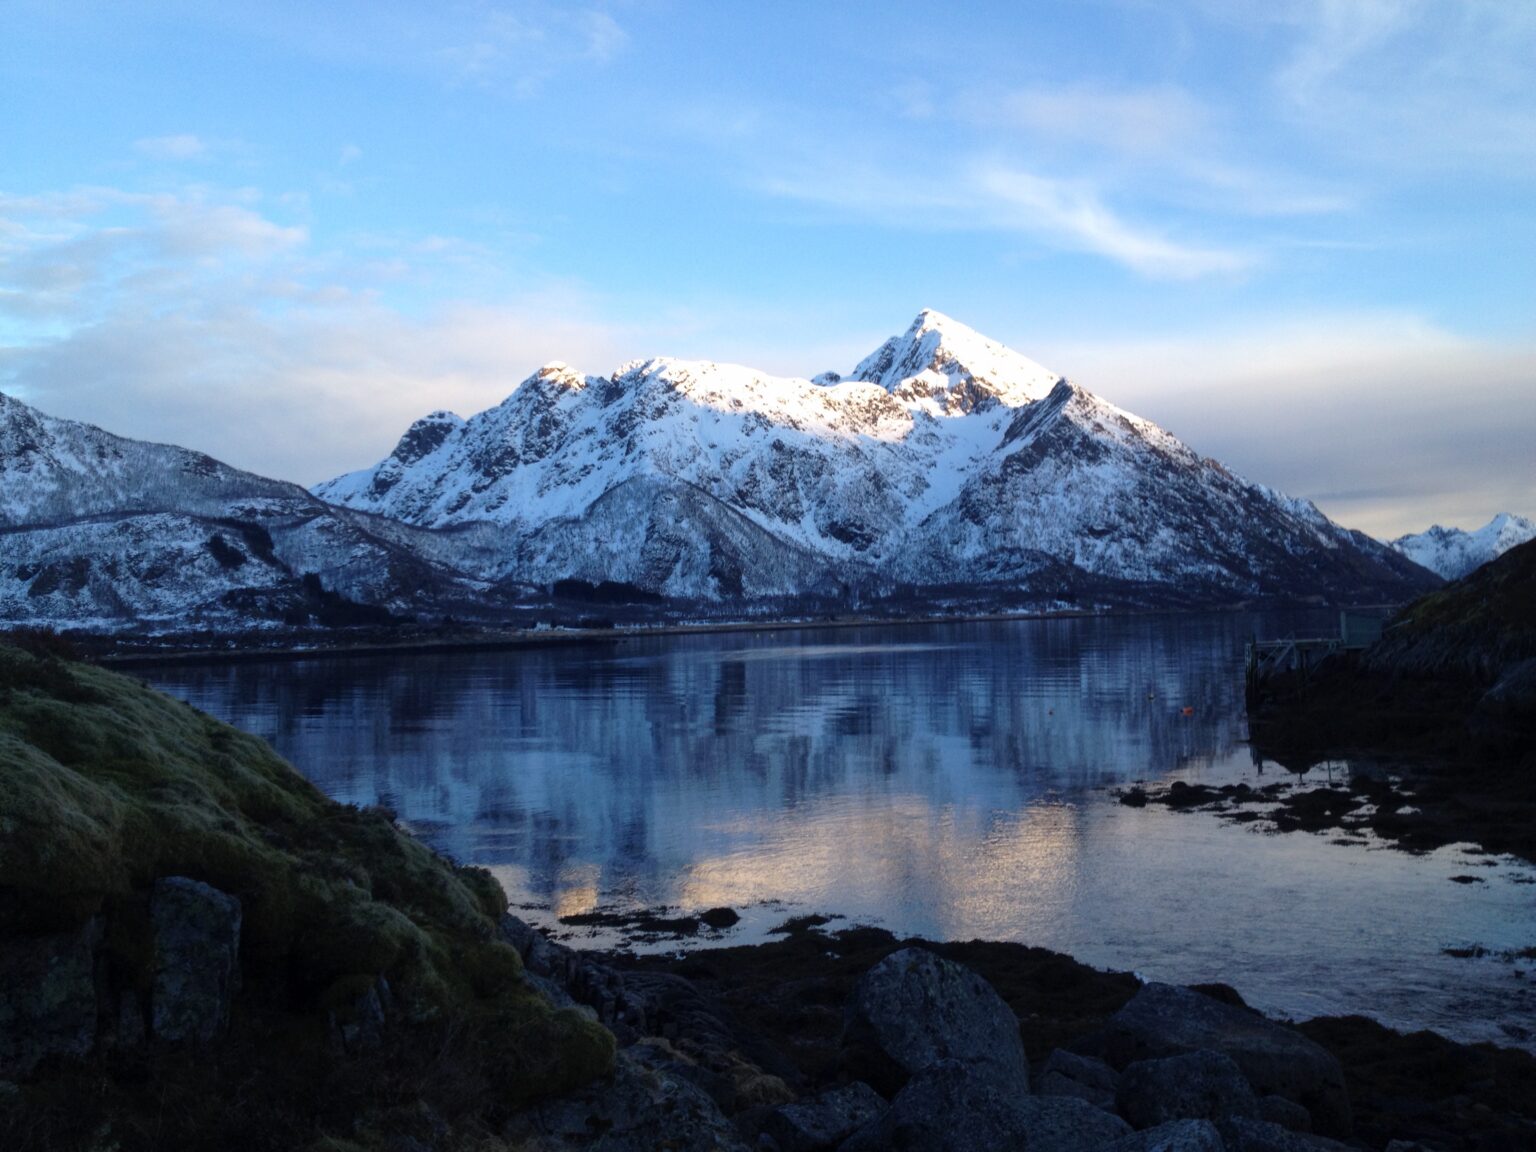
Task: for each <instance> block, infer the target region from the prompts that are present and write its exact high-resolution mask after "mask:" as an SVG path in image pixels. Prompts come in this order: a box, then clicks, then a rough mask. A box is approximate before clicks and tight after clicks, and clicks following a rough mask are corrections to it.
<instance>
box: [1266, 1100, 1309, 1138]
mask: <svg viewBox="0 0 1536 1152" xmlns="http://www.w3.org/2000/svg"><path fill="white" fill-rule="evenodd" d="M1259 1119H1260V1120H1268V1121H1269V1122H1270V1123H1271V1124H1278V1125H1280V1127H1282V1128H1289V1129H1290V1130H1291V1131H1292V1132H1310V1131H1312V1113H1310V1112H1308V1111H1307V1110H1306V1109H1305V1108H1303V1107H1302V1106H1301V1105H1300V1104H1298V1103H1296V1101H1294V1100H1287V1099H1286V1098H1285V1097H1284V1096H1266V1097H1264V1098H1263V1099H1262V1100H1260V1101H1259Z"/></svg>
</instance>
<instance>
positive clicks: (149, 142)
mask: <svg viewBox="0 0 1536 1152" xmlns="http://www.w3.org/2000/svg"><path fill="white" fill-rule="evenodd" d="M133 147H134V150H135V151H137V152H140V153H142V154H143V155H145V156H149V157H152V158H153V159H156V160H195V159H197V158H198V157H199V156H206V155H207V154H208V150H209V145H208V142H207V141H206V140H204V139H203V138H202V137H201V136H194V135H193V134H192V133H190V132H182V133H179V134H177V135H174V136H146V137H145V138H143V139H142V140H135V141H134V142H133Z"/></svg>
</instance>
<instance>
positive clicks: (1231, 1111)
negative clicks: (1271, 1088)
mask: <svg viewBox="0 0 1536 1152" xmlns="http://www.w3.org/2000/svg"><path fill="white" fill-rule="evenodd" d="M1115 1105H1116V1107H1117V1108H1118V1109H1119V1110H1120V1115H1122V1116H1124V1117H1125V1118H1126V1119H1127V1120H1129V1121H1130V1123H1131V1125H1132V1127H1135V1128H1155V1127H1157V1126H1158V1125H1159V1124H1166V1123H1168V1122H1169V1121H1170V1120H1225V1119H1227V1118H1228V1117H1231V1116H1247V1117H1252V1118H1257V1117H1258V1115H1259V1100H1258V1097H1257V1096H1255V1095H1254V1094H1253V1089H1252V1088H1251V1087H1249V1085H1248V1081H1247V1080H1245V1079H1243V1074H1242V1072H1241V1070H1239V1068H1238V1066H1237V1065H1236V1064H1235V1063H1234V1062H1233V1061H1232V1058H1231V1057H1230V1056H1224V1055H1222V1054H1221V1053H1220V1052H1208V1051H1200V1052H1186V1053H1185V1054H1183V1055H1182V1056H1165V1057H1163V1058H1162V1059H1160V1060H1140V1061H1137V1062H1136V1063H1135V1064H1131V1065H1129V1066H1128V1067H1127V1068H1126V1069H1125V1071H1124V1072H1123V1073H1122V1074H1121V1076H1120V1088H1119V1091H1118V1092H1116V1094H1115Z"/></svg>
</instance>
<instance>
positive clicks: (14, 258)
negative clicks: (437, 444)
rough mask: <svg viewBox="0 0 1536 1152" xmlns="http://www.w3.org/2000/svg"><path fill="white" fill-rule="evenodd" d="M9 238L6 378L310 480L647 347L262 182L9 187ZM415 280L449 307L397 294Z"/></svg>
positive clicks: (16, 386)
mask: <svg viewBox="0 0 1536 1152" xmlns="http://www.w3.org/2000/svg"><path fill="white" fill-rule="evenodd" d="M0 238H4V240H5V243H4V244H3V245H0V388H3V389H5V390H6V391H8V392H12V393H14V394H16V395H19V396H20V397H21V398H22V399H24V400H26V401H27V402H29V403H34V404H37V405H38V406H39V407H41V408H42V409H43V410H44V411H48V412H51V413H54V414H57V415H60V416H68V417H74V418H79V419H86V420H89V421H91V422H93V423H97V424H101V425H103V426H105V427H107V428H109V429H111V430H112V431H116V432H119V433H121V434H123V435H129V436H137V437H142V438H146V439H154V440H162V441H173V442H178V443H183V444H187V445H191V446H194V447H197V448H199V449H201V450H203V451H207V452H209V453H211V454H213V455H215V456H217V457H220V458H222V459H226V460H228V461H230V462H231V463H234V464H236V465H239V466H241V467H246V468H251V469H254V470H256V471H259V472H263V473H266V474H268V475H275V476H280V477H285V478H288V479H294V480H298V481H301V482H305V483H313V482H315V481H318V480H320V479H324V478H326V477H328V476H330V475H334V474H336V473H338V472H341V471H343V470H346V469H350V468H356V467H360V466H363V465H365V464H368V463H371V462H372V461H374V460H376V459H378V458H380V457H381V456H383V455H384V454H385V453H386V452H388V450H389V448H390V446H391V445H392V444H393V441H394V438H395V437H397V436H398V435H399V434H400V432H401V431H402V430H403V429H404V428H405V427H406V426H407V425H408V424H409V423H410V422H411V421H412V420H414V419H416V418H417V417H418V416H420V415H422V414H423V413H424V412H427V411H429V410H431V409H433V408H444V407H446V408H455V409H458V410H459V411H462V412H465V413H466V414H467V413H469V412H474V411H478V410H480V409H482V408H485V407H487V406H489V405H491V404H495V403H498V402H499V401H500V400H501V399H503V398H504V397H505V396H506V394H507V393H508V392H510V391H511V389H512V388H513V387H514V386H515V385H516V384H517V383H518V382H519V381H520V380H522V379H523V378H524V377H525V376H527V375H528V374H529V373H530V372H531V371H532V370H534V369H535V368H537V366H538V365H539V364H541V363H544V362H545V361H548V360H551V359H562V360H567V361H570V362H572V363H574V364H576V365H578V366H580V367H589V368H590V369H592V370H594V371H606V370H607V369H609V368H610V367H612V365H614V364H617V363H619V362H621V361H622V360H624V359H627V358H628V357H629V356H631V355H632V354H633V351H634V349H635V347H637V346H642V345H645V344H646V343H647V342H648V339H642V338H641V337H640V336H639V335H638V333H637V332H636V331H634V330H630V329H626V328H624V327H623V326H622V325H618V324H614V323H612V322H609V321H605V320H603V319H600V318H599V317H598V315H597V309H596V307H595V306H594V304H593V301H592V300H591V298H590V296H589V295H588V294H587V293H585V292H583V291H582V290H580V289H579V287H576V286H573V285H570V284H565V283H562V282H560V281H556V280H551V279H550V278H548V277H539V276H534V275H529V276H527V277H526V278H525V279H524V285H523V287H521V288H520V289H518V290H505V289H504V290H502V291H501V292H499V293H494V294H492V293H484V294H482V295H480V296H479V297H478V298H477V299H475V300H465V299H463V298H462V297H460V296H456V295H454V293H453V291H452V288H453V287H454V286H462V285H463V283H464V281H465V280H466V273H468V274H469V275H468V279H470V280H471V281H473V274H474V272H475V270H476V265H477V263H484V262H488V261H490V260H491V258H492V256H491V254H489V253H486V252H484V251H482V250H481V249H479V248H478V246H477V245H474V244H470V243H468V242H464V241H461V240H458V239H456V238H453V237H445V236H432V235H428V236H419V237H404V236H402V237H395V238H390V237H380V236H374V237H364V238H358V239H357V240H355V241H353V242H351V243H349V244H347V245H345V246H338V245H336V244H330V245H327V248H326V249H325V250H324V251H317V250H316V249H315V247H314V245H313V244H312V242H311V240H310V236H309V232H308V229H307V228H306V227H305V226H303V225H302V224H300V223H296V222H293V221H290V220H284V219H281V218H280V217H277V216H274V215H273V209H272V206H271V205H270V204H266V203H265V202H264V201H263V200H262V198H261V197H259V196H257V195H255V194H254V193H251V192H249V191H229V190H225V191H222V192H221V191H219V190H215V189H209V188H197V189H187V190H183V191H181V192H179V193H175V194H170V193H165V194H156V195H143V194H137V193H132V192H126V191H122V190H117V189H107V188H96V189H86V190H81V191H77V192H71V193H67V194H61V195H57V196H30V197H25V198H22V197H4V196H0ZM399 285H404V286H407V287H411V288H416V289H420V290H422V291H424V292H425V293H426V294H427V295H429V296H430V297H431V298H432V299H433V300H434V303H433V304H431V305H430V306H427V307H424V308H420V309H413V308H408V307H406V306H405V305H403V304H402V303H400V302H391V300H390V299H389V298H388V295H387V293H388V290H389V289H390V288H392V287H394V286H399ZM651 338H654V337H651Z"/></svg>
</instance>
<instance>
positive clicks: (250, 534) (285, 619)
mask: <svg viewBox="0 0 1536 1152" xmlns="http://www.w3.org/2000/svg"><path fill="white" fill-rule="evenodd" d="M426 535H427V534H426V533H423V532H421V531H419V530H414V529H411V528H409V527H407V526H405V525H400V524H395V523H393V522H390V521H383V520H379V519H377V518H375V517H370V516H366V515H363V514H360V513H355V512H350V511H348V510H345V509H339V508H334V507H332V506H330V505H328V504H326V503H324V502H323V501H320V500H317V499H315V497H313V496H311V495H310V494H309V493H308V492H306V491H304V489H302V488H300V487H299V486H298V485H296V484H288V483H284V482H282V481H278V480H269V479H266V478H264V477H261V476H256V475H253V474H251V473H249V472H242V471H240V470H238V469H235V468H231V467H229V466H228V465H226V464H221V463H220V462H219V461H217V460H214V459H212V458H210V457H208V456H205V455H203V454H201V453H198V452H193V451H189V450H187V449H185V448H177V447H173V446H170V445H165V444H148V443H144V442H142V441H137V440H127V439H124V438H122V437H120V436H114V435H112V434H111V433H109V432H104V431H102V430H101V429H100V428H96V427H94V426H92V425H89V424H83V423H79V422H77V421H73V420H59V419H55V418H53V417H50V416H45V415H43V414H42V413H41V412H38V411H37V410H36V409H33V408H30V407H28V406H27V405H25V404H23V403H21V402H20V401H18V400H15V399H13V398H11V397H8V396H5V395H3V394H0V621H9V622H13V623H26V624H69V625H73V626H78V627H85V628H93V629H100V630H105V631H111V630H116V629H119V628H122V627H125V626H137V627H142V628H146V629H169V630H186V629H227V628H250V627H283V626H298V625H304V624H309V623H313V622H322V623H323V622H325V621H331V620H334V621H338V622H355V621H360V620H373V621H383V620H385V619H387V618H388V615H389V614H390V613H395V612H404V611H409V610H411V609H413V608H415V607H417V606H420V605H422V604H431V603H433V602H434V601H435V600H438V599H445V598H446V599H449V600H451V599H453V598H455V597H464V596H474V595H478V594H479V586H478V585H474V584H472V583H469V582H465V581H463V580H462V578H461V577H460V576H459V575H458V573H456V572H454V571H452V570H450V569H448V568H447V567H445V566H444V565H443V564H442V563H440V562H439V561H437V560H435V559H434V558H433V555H432V550H431V548H430V547H424V546H423V544H422V538H423V537H425V536H426ZM369 609H372V611H369Z"/></svg>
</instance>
